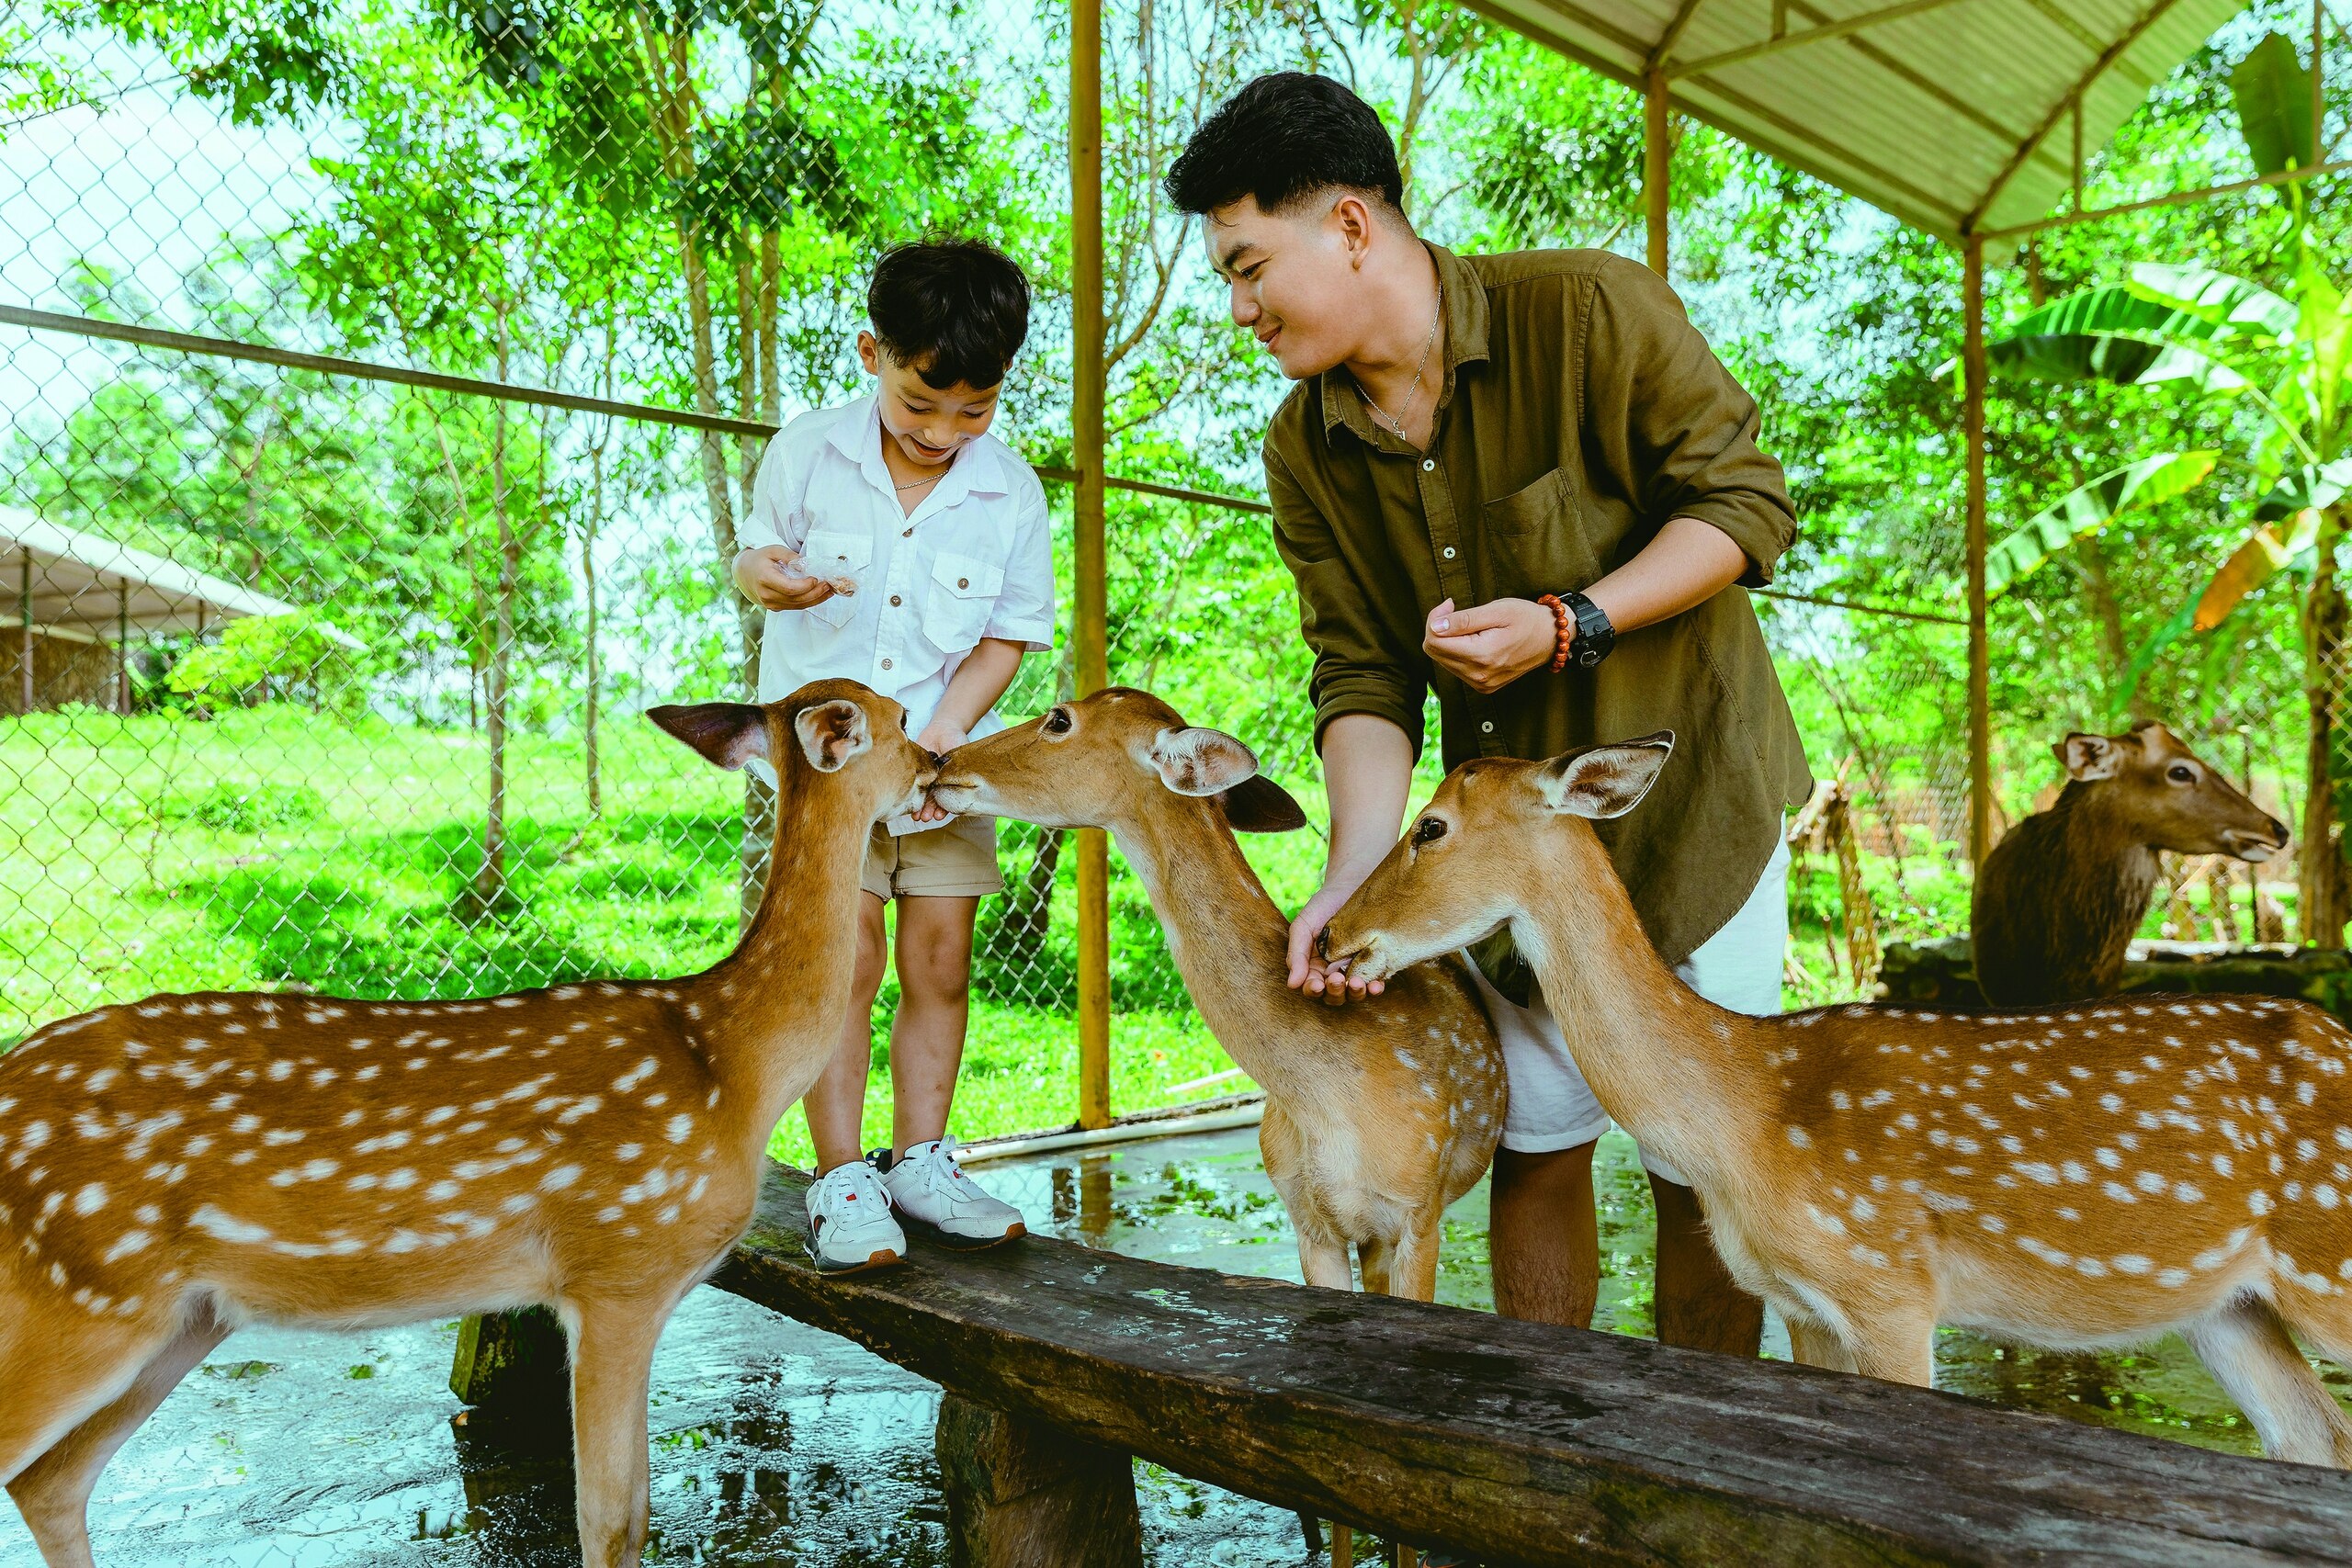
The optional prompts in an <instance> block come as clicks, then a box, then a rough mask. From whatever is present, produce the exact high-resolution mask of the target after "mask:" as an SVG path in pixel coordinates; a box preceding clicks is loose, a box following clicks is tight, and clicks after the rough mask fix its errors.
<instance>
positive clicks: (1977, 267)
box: [1960, 234, 1993, 868]
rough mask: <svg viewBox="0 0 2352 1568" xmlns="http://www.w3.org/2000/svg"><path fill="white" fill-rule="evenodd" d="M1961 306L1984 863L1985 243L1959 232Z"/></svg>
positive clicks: (1971, 723)
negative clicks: (1960, 237) (1965, 320)
mask: <svg viewBox="0 0 2352 1568" xmlns="http://www.w3.org/2000/svg"><path fill="white" fill-rule="evenodd" d="M1960 276H1961V284H1960V292H1961V308H1962V311H1963V312H1964V313H1965V315H1966V318H1967V324H1966V328H1965V334H1966V335H1965V336H1964V337H1963V338H1962V348H1961V365H1962V379H1963V382H1964V387H1963V390H1962V398H1961V402H1962V413H1961V423H1962V439H1963V441H1964V442H1965V444H1966V446H1967V452H1968V535H1967V541H1966V548H1967V552H1968V858H1969V863H1971V864H1972V865H1974V866H1977V867H1980V868H1981V867H1982V866H1983V865H1984V863H1985V854H1986V853H1987V852H1990V851H1991V849H1992V847H1993V702H1992V676H1991V663H1990V660H1989V659H1988V657H1987V649H1986V644H1985V242H1984V241H1983V240H1981V239H1979V238H1978V237H1977V236H1976V235H1974V234H1969V235H1965V236H1963V237H1962V251H1961V274H1960Z"/></svg>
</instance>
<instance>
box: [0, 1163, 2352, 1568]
mask: <svg viewBox="0 0 2352 1568" xmlns="http://www.w3.org/2000/svg"><path fill="white" fill-rule="evenodd" d="M975 1171H976V1173H977V1174H978V1175H979V1176H980V1177H981V1178H982V1179H984V1180H985V1181H986V1182H987V1183H988V1184H989V1186H990V1188H991V1189H993V1190H996V1191H998V1192H1000V1193H1001V1195H1002V1196H1004V1197H1006V1198H1007V1199H1009V1200H1011V1201H1014V1202H1017V1203H1020V1204H1021V1205H1022V1206H1023V1208H1024V1209H1025V1210H1026V1211H1027V1212H1028V1213H1029V1216H1030V1222H1031V1224H1032V1227H1033V1228H1035V1229H1037V1230H1039V1231H1046V1232H1050V1233H1052V1234H1055V1235H1061V1236H1063V1237H1066V1238H1067V1239H1069V1240H1072V1241H1078V1242H1083V1243H1085V1244H1086V1245H1089V1246H1093V1247H1110V1248H1113V1249H1115V1250H1117V1251H1120V1252H1125V1253H1132V1254H1135V1255H1137V1256H1141V1257H1149V1258H1164V1259H1166V1260H1168V1261H1170V1262H1173V1263H1184V1264H1191V1265H1194V1266H1197V1267H1201V1268H1208V1269H1224V1270H1227V1271H1229V1272H1232V1273H1238V1274H1263V1275H1273V1276H1279V1277H1282V1278H1285V1279H1291V1280H1295V1279H1297V1278H1298V1258H1297V1255H1296V1253H1295V1251H1294V1249H1293V1247H1292V1245H1291V1239H1290V1232H1289V1227H1288V1225H1287V1224H1285V1223H1284V1221H1283V1213H1282V1206H1281V1204H1280V1203H1279V1202H1278V1201H1276V1199H1275V1197H1274V1194H1273V1190H1272V1188H1271V1187H1270V1186H1269V1185H1268V1184H1267V1181H1266V1179H1265V1175H1264V1173H1263V1171H1261V1169H1260V1168H1259V1164H1258V1154H1257V1145H1256V1141H1255V1138H1254V1135H1253V1134H1251V1133H1249V1132H1240V1133H1221V1134H1203V1135H1199V1136H1194V1137H1187V1138H1172V1139H1162V1140H1157V1141H1153V1142H1148V1143H1140V1144H1129V1145H1117V1146H1114V1147H1112V1148H1109V1149H1105V1150H1103V1151H1100V1152H1097V1153H1092V1154H1084V1155H1081V1154H1080V1153H1078V1152H1069V1153H1065V1154H1061V1155H1050V1156H1038V1157H1035V1158H1033V1159H1029V1160H1024V1161H1019V1162H1013V1161H1007V1162H1002V1163H999V1164H992V1165H986V1166H979V1167H976V1168H975ZM1596 1178H1597V1186H1598V1188H1599V1190H1600V1194H1601V1201H1602V1219H1601V1244H1602V1247H1603V1249H1604V1252H1605V1255H1606V1256H1605V1258H1604V1268H1605V1269H1606V1270H1607V1278H1606V1279H1605V1280H1603V1282H1602V1290H1601V1303H1600V1325H1601V1326H1604V1327H1609V1328H1613V1329H1616V1330H1618V1331H1620V1332H1624V1333H1633V1334H1645V1333H1647V1332H1648V1331H1649V1327H1650V1321H1649V1269H1650V1224H1651V1221H1650V1213H1649V1201H1648V1190H1647V1186H1646V1184H1645V1181H1644V1179H1643V1178H1642V1175H1641V1172H1640V1169H1639V1168H1638V1167H1637V1166H1636V1165H1635V1163H1634V1158H1633V1151H1632V1147H1631V1145H1629V1144H1627V1143H1625V1142H1624V1141H1623V1138H1622V1137H1621V1136H1620V1135H1618V1134H1611V1135H1610V1136H1609V1137H1608V1138H1607V1139H1605V1140H1603V1143H1602V1145H1601V1157H1600V1162H1599V1167H1598V1169H1597V1171H1596ZM1486 1225H1487V1210H1486V1190H1485V1188H1484V1187H1483V1186H1481V1187H1480V1188H1478V1189H1477V1190H1474V1191H1472V1192H1471V1193H1469V1194H1468V1195H1467V1196H1465V1197H1464V1199H1463V1200H1462V1201H1461V1202H1460V1203H1458V1204H1456V1205H1455V1207H1454V1209H1453V1213H1452V1214H1451V1215H1450V1216H1449V1218H1448V1221H1447V1227H1446V1242H1447V1246H1446V1253H1445V1258H1444V1262H1443V1266H1442V1272H1441V1274H1440V1277H1439V1284H1438V1291H1439V1297H1440V1299H1441V1300H1442V1301H1446V1302H1449V1303H1453V1304H1455V1305H1459V1306H1464V1307H1471V1308H1476V1309H1480V1310H1490V1309H1491V1307H1492V1305H1493V1299H1492V1292H1491V1288H1490V1285H1489V1282H1488V1280H1487V1269H1486ZM455 1340H456V1325H454V1324H442V1325H425V1326H421V1327H417V1328H409V1329H400V1330H394V1331H390V1332H385V1333H378V1334H367V1335H356V1336H347V1337H346V1336H336V1335H325V1334H311V1333H295V1332H288V1331H282V1330H260V1329H256V1330H252V1331H248V1332H246V1333H243V1334H239V1335H237V1336H235V1337H232V1338H231V1339H230V1340H229V1341H228V1342H227V1343H226V1344H224V1345H223V1346H222V1347H221V1348H220V1350H219V1351H218V1352H217V1353H216V1354H215V1355H214V1356H213V1358H212V1359H210V1360H209V1361H208V1362H206V1363H205V1365H204V1366H202V1367H201V1368H199V1369H198V1371H196V1372H195V1373H194V1374H193V1375H192V1376H191V1377H190V1378H189V1379H188V1381H187V1382H186V1383H184V1384H183V1385H182V1386H181V1387H180V1389H179V1390H178V1392H177V1393H174V1394H173V1396H172V1397H171V1399H170V1400H169V1401H168V1402H166V1403H165V1404H164V1407H163V1409H162V1410H161V1411H159V1412H158V1413H157V1414H156V1416H155V1417H154V1419H153V1420H152V1421H150V1422H149V1423H148V1424H147V1426H146V1427H144V1428H143V1429H142V1430H141V1432H140V1434H139V1435H138V1437H137V1438H135V1439H134V1440H133V1441H132V1442H131V1444H130V1446H129V1447H128V1448H126V1449H125V1450H123V1452H122V1453H121V1454H120V1455H119V1456H118V1457H117V1458H116V1460H115V1462H114V1464H113V1465H112V1466H111V1467H110V1468H109V1470H108V1471H107V1474H106V1476H105V1477H104V1479H103V1480H102V1481H101V1483H100V1487H99V1494H98V1497H97V1500H96V1504H95V1505H94V1506H93V1508H92V1526H93V1533H94V1535H95V1536H96V1548H97V1556H98V1561H99V1562H100V1563H101V1564H104V1565H105V1568H133V1565H153V1568H164V1565H167V1564H168V1565H170V1568H182V1565H186V1568H214V1565H219V1568H325V1565H328V1564H334V1565H336V1568H360V1565H368V1568H428V1565H430V1568H442V1565H445V1564H447V1565H459V1564H463V1565H467V1568H474V1565H479V1568H509V1565H526V1564H527V1565H533V1568H537V1565H540V1564H545V1565H548V1568H560V1565H565V1564H570V1563H574V1562H578V1560H579V1559H578V1555H577V1552H578V1548H577V1547H576V1545H575V1544H574V1542H573V1538H572V1530H571V1475H570V1466H569V1461H568V1459H567V1457H566V1456H565V1455H564V1454H562V1453H560V1452H558V1453H554V1454H545V1453H541V1454H533V1453H531V1452H528V1451H522V1450H516V1449H515V1448H514V1447H513V1446H511V1445H509V1444H508V1443H506V1442H503V1441H500V1440H497V1439H495V1438H493V1437H492V1436H491V1435H489V1434H487V1433H484V1432H482V1431H481V1430H480V1429H478V1428H477V1427H472V1426H469V1425H467V1424H465V1423H463V1422H461V1421H459V1422H455V1423H453V1418H454V1417H458V1416H460V1414H461V1413H460V1410H459V1407H458V1403H457V1401H456V1400H455V1399H454V1398H452V1397H451V1396H450V1394H449V1392H448V1386H447V1382H448V1373H449V1361H450V1356H451V1352H452V1349H453V1348H454V1345H455ZM1766 1349H1767V1353H1768V1354H1773V1355H1780V1356H1785V1355H1787V1353H1788V1349H1787V1340H1786V1337H1785V1336H1783V1335H1781V1333H1780V1332H1779V1330H1778V1328H1777V1325H1774V1326H1772V1327H1771V1328H1770V1329H1768V1341H1767V1346H1766ZM2326 1371H2327V1372H2328V1375H2329V1378H2330V1382H2331V1383H2332V1385H2333V1386H2335V1387H2336V1388H2337V1389H2338V1391H2339V1393H2345V1392H2347V1391H2352V1384H2347V1383H2346V1381H2345V1380H2344V1379H2343V1377H2342V1375H2341V1374H2340V1373H2337V1372H2335V1371H2334V1369H2332V1368H2329V1369H2326ZM1937 1382H1938V1385H1939V1387H1942V1388H1946V1389H1950V1390H1953V1391H1956V1392H1959V1393H1969V1394H1973V1395H1976V1396H1978V1397H1981V1398H1985V1399H1989V1400H1993V1401H1996V1402H1998V1403H2001V1404H2012V1405H2018V1406H2022V1407H2026V1408H2030V1409H2037V1410H2043V1411H2050V1412H2053V1413H2056V1414H2060V1415H2064V1416H2073V1417H2075V1418H2078V1419H2082V1420H2086V1421H2094V1422H2098V1423H2100V1424H2103V1425H2108V1426H2113V1427H2122V1428H2125V1429H2128V1430H2132V1431H2139V1432H2147V1433H2153V1434H2156V1435H2160V1436H2165V1437H2171V1438H2181V1439H2185V1440H2187V1441H2189V1442H2193V1443H2199V1444H2202V1445H2204V1446H2207V1447H2210V1448H2217V1449H2225V1450H2232V1451H2234V1452H2245V1453H2250V1452H2253V1451H2254V1446H2255V1445H2254V1442H2253V1436H2252V1433H2251V1432H2250V1430H2249V1429H2248V1428H2247V1427H2245V1423H2244V1421H2243V1420H2242V1419H2241V1418H2240V1417H2239V1416H2238V1415H2237V1414H2236V1412H2235V1411H2234V1410H2233V1408H2232V1406H2231V1405H2230V1404H2229V1402H2228V1401H2227V1400H2226V1399H2225V1398H2223V1397H2222V1394H2221V1393H2220V1391H2219V1390H2218V1389H2216V1388H2215V1387H2214V1386H2213V1384H2212V1382H2211V1380H2210V1379H2209V1378H2207V1377H2206V1375H2205V1373H2204V1372H2203V1371H2202V1370H2201V1369H2199V1367H2198V1366H2197V1364H2196V1362H2195V1360H2194V1359H2192V1358H2191V1357H2190V1356H2189V1354H2188V1350H2187V1348H2185V1347H2183V1346H2181V1345H2180V1344H2179V1343H2178V1342H2177V1341H2168V1342H2166V1343H2165V1344H2163V1345H2160V1346H2158V1347H2155V1348H2153V1349H2151V1350H2149V1351H2147V1352H2144V1353H2141V1354H2135V1355H2131V1356H2098V1357H2094V1356H2064V1355H2049V1354H2041V1353H2038V1352H2030V1351H2015V1350H2008V1349H2004V1348H1997V1347H1994V1346H1991V1345H1988V1344H1986V1343H1985V1341H1983V1340H1981V1339H1978V1338H1976V1337H1973V1336H1972V1335H1967V1334H1962V1333H1947V1334H1946V1335H1944V1337H1942V1339H1941V1341H1940V1343H1939V1348H1938V1367H1937ZM937 1410H938V1391H937V1390H936V1388H935V1387H934V1386H933V1385H932V1384H930V1383H928V1382H924V1381H923V1380H922V1379H920V1378H917V1377H914V1376H911V1375H910V1374H908V1373H906V1372H903V1371H899V1369H898V1368H896V1367H894V1366H892V1365H890V1364H889V1363H888V1362H887V1361H883V1360H880V1359H876V1358H875V1357H873V1356H871V1355H869V1354H867V1353H866V1352H865V1351H864V1350H861V1349H859V1348H856V1347H855V1346H854V1345H851V1344H850V1343H848V1342H847V1341H845V1340H842V1339H839V1338H836V1337H833V1336H831V1335H828V1334H824V1333H821V1332H820V1331H818V1330H815V1329H811V1328H807V1327H804V1326H802V1325H799V1324H797V1323H794V1322H792V1321H791V1320H789V1319H786V1318H780V1317H777V1316H775V1315H774V1314H770V1313H768V1312H766V1311H765V1310H763V1308H760V1307H756V1306H753V1305H752V1304H750V1303H746V1302H742V1301H740V1300H737V1299H736V1298H735V1297H732V1296H729V1295H726V1294H724V1293H722V1292H718V1291H713V1290H703V1291H698V1292H695V1295H694V1296H693V1297H692V1298H691V1299H690V1300H689V1301H688V1302H687V1303H686V1305H685V1306H684V1308H683V1309H682V1310H681V1311H680V1313H679V1314H678V1316H677V1318H676V1319H675V1320H674V1321H673V1323H672V1325H671V1327H670V1331H669V1333H668V1334H667V1335H666V1336H665V1337H664V1338H663V1340H662V1350H661V1354H660V1356H659V1358H658V1359H656V1361H655V1363H654V1370H653V1404H652V1427H653V1542H652V1549H651V1550H650V1551H649V1553H648V1560H649V1561H650V1562H671V1563H682V1562H693V1563H729V1564H733V1563H761V1564H775V1565H779V1568H794V1565H808V1568H817V1565H824V1568H836V1565H838V1568H866V1565H872V1568H885V1565H888V1568H929V1565H931V1564H935V1563H944V1561H945V1551H944V1525H943V1513H942V1506H941V1502H940V1497H939V1492H938V1477H937V1471H936V1467H935V1465H934V1464H933V1459H932V1446H931V1445H932V1424H933V1419H934V1417H935V1416H936V1414H937ZM1138 1481H1139V1483H1140V1487H1139V1490H1140V1493H1141V1496H1142V1501H1143V1513H1144V1527H1145V1532H1146V1538H1147V1544H1148V1558H1149V1560H1150V1561H1151V1562H1153V1563H1155V1564H1156V1565H1160V1568H1176V1565H1178V1564H1182V1565H1184V1568H1195V1565H1210V1568H1270V1565H1273V1564H1284V1565H1288V1564H1298V1563H1303V1562H1307V1561H1308V1558H1307V1556H1306V1551H1305V1548H1304V1543H1303V1541H1302V1540H1301V1537H1300V1533H1299V1527H1298V1523H1297V1521H1296V1520H1295V1518H1293V1517H1291V1516H1290V1515H1288V1514H1286V1513H1283V1512H1281V1511H1280V1510H1278V1509H1274V1508H1270V1507H1267V1506H1263V1505H1261V1504H1258V1503H1255V1502H1252V1501H1250V1500H1249V1499H1247V1498H1243V1497H1238V1496H1236V1495H1233V1494H1231V1493H1228V1492H1225V1491H1222V1490H1220V1489H1218V1488H1216V1487H1212V1486H1205V1485H1203V1484H1201V1483H1196V1482H1192V1481H1188V1480H1185V1479H1184V1478H1182V1477H1181V1476H1173V1475H1170V1474H1168V1473H1167V1472H1162V1471H1160V1470H1159V1469H1158V1468H1157V1467H1156V1466H1149V1465H1146V1466H1141V1467H1139V1469H1138ZM34 1562H38V1558H37V1556H36V1554H35V1553H34V1551H33V1550H32V1544H31V1541H30V1540H29V1538H28V1537H27V1536H26V1534H25V1532H24V1528H23V1526H22V1524H21V1523H20V1522H19V1521H18V1520H17V1517H16V1516H15V1514H14V1512H13V1510H9V1509H6V1508H0V1564H6V1565H8V1568H16V1565H17V1564H20V1563H21V1564H31V1563H34Z"/></svg>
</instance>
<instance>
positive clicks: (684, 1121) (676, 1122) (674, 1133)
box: [663, 1111, 695, 1144]
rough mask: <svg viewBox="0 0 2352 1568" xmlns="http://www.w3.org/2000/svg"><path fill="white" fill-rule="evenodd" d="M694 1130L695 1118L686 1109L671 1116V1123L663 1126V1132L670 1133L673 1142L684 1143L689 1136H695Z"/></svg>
mask: <svg viewBox="0 0 2352 1568" xmlns="http://www.w3.org/2000/svg"><path fill="white" fill-rule="evenodd" d="M694 1130H695V1119H694V1118H693V1117H691V1116H688V1115H686V1114H685V1113H684V1111H681V1112H679V1113H678V1114H677V1115H675V1116H673V1117H671V1118H670V1121H669V1124H668V1125H667V1126H666V1127H665V1128H663V1132H664V1133H666V1134H668V1136H669V1139H670V1141H671V1142H672V1143H673V1144H683V1143H684V1142H685V1141H686V1140H687V1138H689V1137H691V1136H693V1134H694Z"/></svg>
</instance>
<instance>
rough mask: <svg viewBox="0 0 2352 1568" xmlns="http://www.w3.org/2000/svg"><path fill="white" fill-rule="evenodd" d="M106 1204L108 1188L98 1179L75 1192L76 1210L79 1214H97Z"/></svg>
mask: <svg viewBox="0 0 2352 1568" xmlns="http://www.w3.org/2000/svg"><path fill="white" fill-rule="evenodd" d="M106 1206H107V1190H106V1188H105V1187H104V1186H102V1185H100V1184H99V1183H97V1182H96V1181H93V1182H89V1183H87V1184H85V1186H84V1187H83V1188H82V1190H80V1191H78V1192H76V1193H74V1213H77V1214H95V1213H97V1212H98V1211H99V1210H100V1209H103V1208H105V1207H106Z"/></svg>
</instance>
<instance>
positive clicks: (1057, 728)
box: [1045, 708, 1069, 735]
mask: <svg viewBox="0 0 2352 1568" xmlns="http://www.w3.org/2000/svg"><path fill="white" fill-rule="evenodd" d="M1045 730H1046V734H1048V735H1068V734H1069V709H1068V708H1056V709H1054V710H1053V711H1052V712H1050V713H1048V714H1047V715H1046V723H1045Z"/></svg>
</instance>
